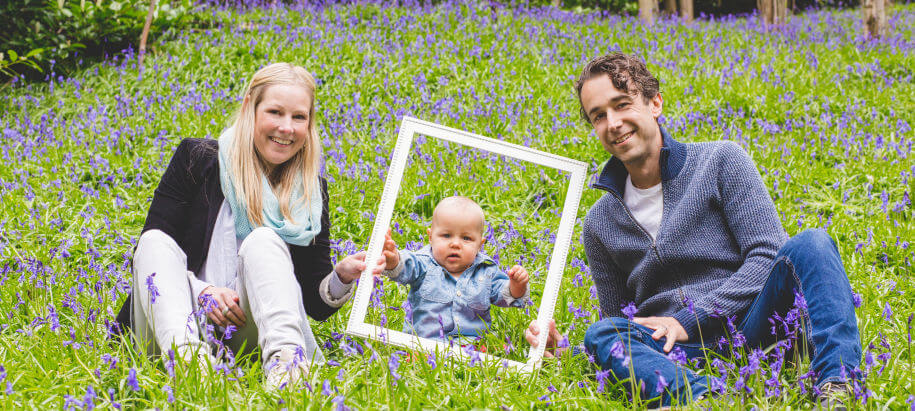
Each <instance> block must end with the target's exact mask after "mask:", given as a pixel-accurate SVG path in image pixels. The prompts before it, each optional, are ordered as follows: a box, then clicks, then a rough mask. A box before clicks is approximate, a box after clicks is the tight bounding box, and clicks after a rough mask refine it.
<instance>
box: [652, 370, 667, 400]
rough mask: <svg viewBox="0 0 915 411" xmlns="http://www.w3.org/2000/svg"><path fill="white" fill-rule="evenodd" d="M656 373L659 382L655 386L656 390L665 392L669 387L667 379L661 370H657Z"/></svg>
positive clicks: (657, 392) (658, 392)
mask: <svg viewBox="0 0 915 411" xmlns="http://www.w3.org/2000/svg"><path fill="white" fill-rule="evenodd" d="M654 373H655V375H657V376H658V382H657V383H656V384H655V386H654V392H655V393H656V394H660V393H662V392H664V390H665V389H667V379H666V378H664V376H663V375H661V371H658V370H655V371H654Z"/></svg>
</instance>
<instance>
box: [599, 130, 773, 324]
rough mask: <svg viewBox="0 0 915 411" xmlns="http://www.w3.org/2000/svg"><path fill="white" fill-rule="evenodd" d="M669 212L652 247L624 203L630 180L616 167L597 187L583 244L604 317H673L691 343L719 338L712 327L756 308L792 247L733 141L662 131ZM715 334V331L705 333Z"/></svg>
mask: <svg viewBox="0 0 915 411" xmlns="http://www.w3.org/2000/svg"><path fill="white" fill-rule="evenodd" d="M661 134H662V136H663V147H662V148H661V159H660V163H661V164H660V165H661V184H662V190H663V195H664V212H663V216H662V219H661V228H660V230H659V231H658V235H657V238H656V239H655V240H654V241H653V240H652V238H651V237H650V236H649V235H648V233H647V232H646V231H645V229H644V228H642V226H641V225H639V223H638V222H636V220H635V219H634V218H633V217H632V213H631V212H630V211H629V209H628V208H627V207H626V206H625V204H624V203H623V193H624V190H625V184H626V176H627V175H628V172H627V171H626V168H625V167H624V166H623V163H622V162H621V161H620V160H619V159H617V158H611V159H610V161H608V162H607V164H606V166H604V169H603V171H602V172H601V173H600V174H599V175H598V176H597V178H596V179H595V181H594V182H593V183H592V187H594V188H599V189H602V190H606V191H607V194H605V195H604V196H603V197H601V198H600V199H599V200H598V201H597V202H596V203H594V206H592V207H591V209H590V210H589V211H588V215H587V216H586V217H585V221H584V226H583V233H582V242H583V244H584V246H585V253H587V256H588V264H589V266H590V268H591V273H592V275H593V277H594V284H595V286H596V288H597V294H598V298H599V299H600V306H601V311H602V314H603V315H604V316H608V315H609V316H615V317H621V316H622V310H621V308H622V306H623V305H625V304H628V303H630V302H632V303H635V306H636V308H637V309H638V310H637V312H636V316H672V317H674V318H676V319H677V321H679V322H680V324H682V325H683V328H684V329H685V330H686V332H687V333H688V334H689V336H690V340H691V341H698V340H699V337H700V335H699V333H697V330H698V329H699V328H700V327H701V328H702V330H703V333H702V334H703V335H702V337H703V339H705V340H706V341H707V340H708V339H709V337H711V336H712V335H711V334H717V333H719V332H720V331H721V329H720V327H721V321H715V320H713V318H715V317H716V316H717V317H718V318H723V317H724V316H737V320H738V321H739V320H740V319H742V318H741V317H742V316H743V315H744V313H745V312H746V309H747V308H748V307H749V305H750V304H751V303H752V302H753V300H754V299H755V298H756V296H757V295H758V294H759V292H760V291H761V290H762V287H763V284H764V283H765V281H766V279H767V278H768V275H769V272H770V271H771V269H772V266H773V263H774V259H775V255H776V253H777V252H778V250H779V248H781V246H782V245H783V244H784V243H785V241H786V240H787V235H786V233H785V231H784V229H783V228H782V226H781V222H780V221H779V218H778V213H777V212H776V210H775V204H773V203H772V199H771V198H770V197H769V193H768V192H767V191H766V187H765V186H764V184H763V181H762V178H760V176H759V171H757V169H756V166H755V165H754V164H753V161H752V160H751V159H750V156H749V155H748V154H747V153H746V152H745V151H744V150H743V149H742V148H741V147H740V146H738V145H737V144H735V143H733V142H730V141H716V142H707V143H690V144H683V143H680V142H677V141H675V140H674V139H672V138H671V137H670V135H669V134H668V133H667V131H666V130H664V129H663V128H661ZM706 330H708V331H706Z"/></svg>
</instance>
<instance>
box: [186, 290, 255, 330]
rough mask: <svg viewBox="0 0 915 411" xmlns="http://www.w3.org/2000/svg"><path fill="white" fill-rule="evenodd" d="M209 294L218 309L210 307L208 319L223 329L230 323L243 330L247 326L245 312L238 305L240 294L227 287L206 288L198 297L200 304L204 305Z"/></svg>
mask: <svg viewBox="0 0 915 411" xmlns="http://www.w3.org/2000/svg"><path fill="white" fill-rule="evenodd" d="M207 294H209V295H210V297H212V298H213V301H215V302H216V304H218V305H217V306H216V307H208V309H209V311H207V318H209V319H210V321H212V322H213V324H216V325H218V326H221V327H225V326H227V325H229V321H231V322H232V324H235V326H236V327H238V328H242V327H244V326H245V321H247V318H245V312H244V310H242V309H241V307H240V306H239V305H238V293H237V292H235V290H233V289H231V288H225V287H216V286H212V285H211V286H209V287H207V288H204V289H203V291H201V292H200V295H199V296H197V299H198V301H200V304H201V305H203V303H204V301H205V298H204V296H205V295H207Z"/></svg>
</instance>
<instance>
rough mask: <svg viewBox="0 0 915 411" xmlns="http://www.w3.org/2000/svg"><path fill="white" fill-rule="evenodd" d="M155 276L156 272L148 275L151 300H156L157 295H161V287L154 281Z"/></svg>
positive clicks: (147, 287)
mask: <svg viewBox="0 0 915 411" xmlns="http://www.w3.org/2000/svg"><path fill="white" fill-rule="evenodd" d="M155 276H156V273H152V274H150V275H149V276H147V277H146V289H147V290H149V301H151V302H156V297H158V296H159V288H158V287H156V284H155V283H154V282H153V280H154V279H153V277H155Z"/></svg>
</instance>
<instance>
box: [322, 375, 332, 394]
mask: <svg viewBox="0 0 915 411" xmlns="http://www.w3.org/2000/svg"><path fill="white" fill-rule="evenodd" d="M321 394H322V395H326V396H328V397H329V396H331V395H334V391H333V390H332V389H331V387H330V380H327V379H325V380H324V383H322V384H321Z"/></svg>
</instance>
